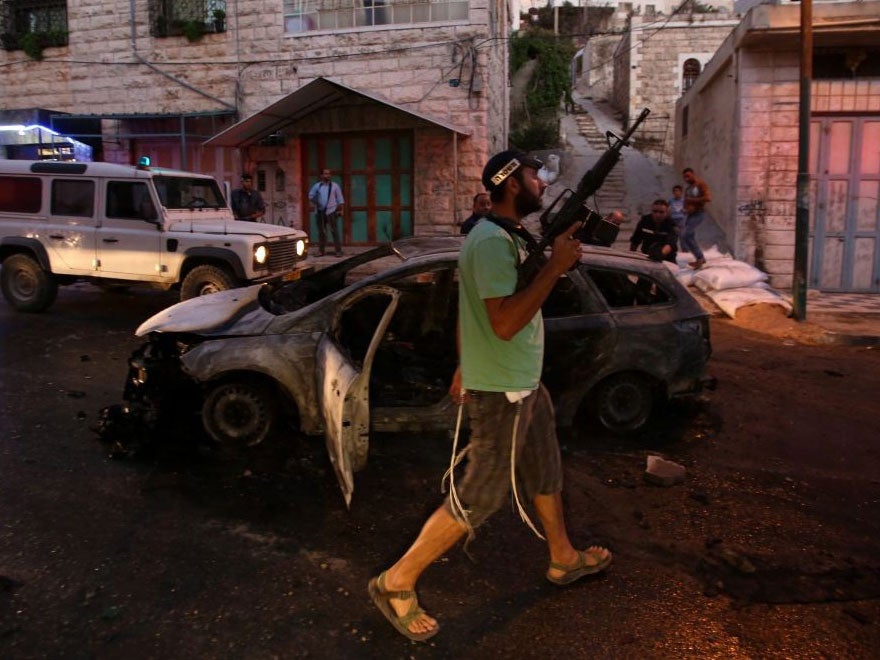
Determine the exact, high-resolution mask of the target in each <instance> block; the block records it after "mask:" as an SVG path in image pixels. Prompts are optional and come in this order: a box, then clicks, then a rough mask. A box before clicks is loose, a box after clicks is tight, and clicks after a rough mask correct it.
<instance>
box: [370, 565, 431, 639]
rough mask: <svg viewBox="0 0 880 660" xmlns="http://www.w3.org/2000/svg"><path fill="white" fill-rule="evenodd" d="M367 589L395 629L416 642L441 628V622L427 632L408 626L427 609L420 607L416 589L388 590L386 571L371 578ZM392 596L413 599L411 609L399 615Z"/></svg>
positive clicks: (400, 598) (429, 636)
mask: <svg viewBox="0 0 880 660" xmlns="http://www.w3.org/2000/svg"><path fill="white" fill-rule="evenodd" d="M367 590H368V591H369V592H370V598H372V599H373V603H374V604H375V605H376V607H378V608H379V611H380V612H381V613H382V614H383V615H384V616H385V618H386V619H388V622H389V623H390V624H391V625H392V626H394V629H395V630H397V632H399V633H400V634H401V635H403V636H404V637H406V638H408V639H411V640H413V641H414V642H424V641H425V640H428V639H430V638H431V637H433V636H434V635H436V634H437V631H439V630H440V626H439V624H438V625H437V626H436V627H435V628H434V629H433V630H428V631H427V632H422V633H415V632H412V631H411V630H410V629H409V628H408V627H407V626H409V624H410V623H411V622H412V621H413V619H415V618H416V617H418V616H421V615H422V614H425V610H423V609H422V608H421V607H419V600H418V598H416V592H415V591H387V590H386V589H385V571H382V572H381V573H380V574H379V577H374V578H373V579H371V580H370V582H369V584H368V585H367ZM392 598H397V599H399V600H410V599H412V603H410V606H409V610H407V612H406V614H404V615H403V616H398V615H397V612H395V611H394V608H393V607H392V606H391V599H392Z"/></svg>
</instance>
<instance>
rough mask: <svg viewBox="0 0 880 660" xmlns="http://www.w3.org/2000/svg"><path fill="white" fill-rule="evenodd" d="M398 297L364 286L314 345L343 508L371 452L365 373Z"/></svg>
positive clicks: (329, 448) (383, 288) (394, 292)
mask: <svg viewBox="0 0 880 660" xmlns="http://www.w3.org/2000/svg"><path fill="white" fill-rule="evenodd" d="M399 297H400V293H399V292H398V291H397V290H395V289H392V288H391V287H388V286H381V285H377V286H369V287H366V288H364V289H361V290H360V291H358V292H356V293H355V294H353V295H352V296H350V297H349V298H347V299H346V300H345V301H344V302H343V303H342V304H341V305H340V308H339V310H338V311H337V312H336V316H335V318H334V319H333V323H332V324H331V326H330V329H329V331H328V332H327V333H326V334H325V335H324V336H323V337H321V339H320V341H319V342H318V348H317V354H316V370H315V377H316V379H317V393H318V398H319V401H318V404H319V406H320V409H321V414H322V416H323V419H324V427H325V430H326V431H325V438H326V442H327V451H328V452H329V454H330V460H331V462H332V463H333V468H334V469H335V471H336V478H337V479H338V481H339V487H340V488H341V489H342V496H343V497H344V498H345V504H346V506H350V505H351V496H352V493H353V492H354V475H353V473H354V472H357V471H358V470H361V469H363V468H364V466H365V465H366V462H367V453H368V451H369V447H370V435H369V434H370V370H371V368H372V365H373V359H374V357H375V355H376V350H377V348H378V347H379V344H380V343H381V341H382V337H383V336H384V334H385V332H386V330H387V329H388V324H389V323H390V322H391V318H392V317H393V316H394V312H395V310H396V309H397V302H398V299H399Z"/></svg>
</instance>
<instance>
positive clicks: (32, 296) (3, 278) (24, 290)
mask: <svg viewBox="0 0 880 660" xmlns="http://www.w3.org/2000/svg"><path fill="white" fill-rule="evenodd" d="M0 286H2V289H3V297H4V298H6V300H7V302H8V303H9V304H10V305H12V306H13V307H14V308H15V309H17V310H18V311H20V312H42V311H43V310H46V309H48V308H49V307H51V305H52V303H53V302H55V298H56V297H57V296H58V282H57V281H56V280H55V278H54V277H53V276H52V274H51V273H47V272H46V271H45V270H43V269H42V268H41V267H40V264H39V263H37V261H36V260H35V259H34V258H32V257H30V256H28V255H26V254H13V255H12V256H10V257H7V258H6V259H5V260H4V261H3V267H2V268H0Z"/></svg>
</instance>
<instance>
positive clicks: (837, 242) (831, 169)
mask: <svg viewBox="0 0 880 660" xmlns="http://www.w3.org/2000/svg"><path fill="white" fill-rule="evenodd" d="M810 174H811V182H810V183H811V186H810V192H811V195H810V196H811V200H810V208H811V209H812V210H813V212H812V213H811V214H810V275H809V286H810V288H817V289H820V290H822V291H839V292H852V293H855V292H860V293H875V292H880V249H878V246H880V204H878V199H880V117H817V118H814V119H813V120H812V122H811V123H810Z"/></svg>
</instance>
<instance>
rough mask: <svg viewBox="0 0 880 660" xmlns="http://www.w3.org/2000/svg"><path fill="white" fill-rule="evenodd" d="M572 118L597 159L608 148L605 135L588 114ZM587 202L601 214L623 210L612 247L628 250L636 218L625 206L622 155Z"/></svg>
mask: <svg viewBox="0 0 880 660" xmlns="http://www.w3.org/2000/svg"><path fill="white" fill-rule="evenodd" d="M574 119H575V123H576V125H577V128H578V132H579V133H580V134H581V135H582V136H583V137H584V139H585V140H586V141H587V144H588V145H589V146H590V147H591V148H592V149H595V150H596V158H597V159H598V158H599V156H600V155H601V154H602V152H603V151H605V150H606V149H607V148H608V140H607V138H606V136H605V135H604V134H603V133H602V131H600V130H599V128H598V127H597V126H596V122H595V121H594V120H593V117H592V116H591V115H590V114H588V113H578V114H577V115H576V116H575V118H574ZM589 204H590V206H591V207H593V208H594V209H596V210H597V211H599V212H600V213H603V214H605V213H610V212H611V211H613V210H615V209H617V210H620V211H622V212H623V214H624V216H625V217H626V222H625V223H624V225H623V226H622V227H621V230H620V233H619V234H618V235H617V240H616V241H615V243H614V245H613V247H615V248H617V249H620V250H628V249H629V236H630V235H631V234H632V231H633V229H635V226H636V222H638V218H634V217H629V215H630V213H629V212H628V209H627V207H626V189H625V183H624V176H623V157H622V158H621V159H620V160H619V161H618V162H617V165H616V166H615V167H614V169H612V170H611V172H610V173H609V174H608V176H607V177H606V178H605V182H604V183H603V184H602V187H601V188H600V189H599V192H598V193H596V195H595V198H594V199H591V200H590V202H589Z"/></svg>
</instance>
